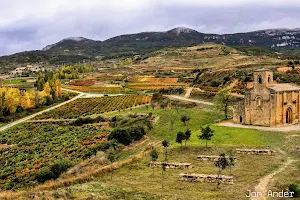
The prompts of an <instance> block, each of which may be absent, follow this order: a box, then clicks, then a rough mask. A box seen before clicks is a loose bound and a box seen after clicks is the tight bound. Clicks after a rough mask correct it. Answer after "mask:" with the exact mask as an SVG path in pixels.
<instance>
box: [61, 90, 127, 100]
mask: <svg viewBox="0 0 300 200" xmlns="http://www.w3.org/2000/svg"><path fill="white" fill-rule="evenodd" d="M63 90H65V91H68V92H74V93H78V94H81V95H82V96H81V97H80V98H95V97H103V96H104V94H97V93H89V92H80V91H77V90H70V89H67V88H63ZM107 95H108V96H119V95H124V94H121V93H117V94H107Z"/></svg>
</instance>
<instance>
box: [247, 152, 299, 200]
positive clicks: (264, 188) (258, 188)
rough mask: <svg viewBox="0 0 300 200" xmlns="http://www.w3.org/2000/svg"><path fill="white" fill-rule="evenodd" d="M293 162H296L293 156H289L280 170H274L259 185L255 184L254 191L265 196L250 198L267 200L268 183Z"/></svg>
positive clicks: (252, 199)
mask: <svg viewBox="0 0 300 200" xmlns="http://www.w3.org/2000/svg"><path fill="white" fill-rule="evenodd" d="M292 162H294V160H292V159H291V158H288V160H287V161H286V162H285V163H284V164H283V166H281V167H280V168H279V169H278V170H276V171H275V172H273V173H271V174H269V175H267V176H265V177H263V178H262V179H260V181H259V183H258V185H256V186H255V189H254V191H255V192H262V193H263V197H252V198H250V199H251V200H266V199H267V194H268V185H269V183H270V182H271V181H272V179H273V177H274V176H275V175H276V174H278V173H280V172H282V171H283V170H284V169H285V168H286V167H287V166H289V165H290V164H291V163H292Z"/></svg>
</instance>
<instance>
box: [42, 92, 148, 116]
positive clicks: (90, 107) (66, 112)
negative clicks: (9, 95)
mask: <svg viewBox="0 0 300 200" xmlns="http://www.w3.org/2000/svg"><path fill="white" fill-rule="evenodd" d="M150 102H151V97H150V96H146V95H120V96H113V97H101V98H83V99H77V100H75V101H73V102H70V103H68V104H66V105H64V106H61V107H59V108H57V109H55V110H52V111H50V112H47V113H44V114H43V115H40V116H38V117H37V118H36V119H74V118H78V117H83V116H87V115H94V114H98V115H99V114H103V113H106V112H110V111H120V110H123V109H127V108H131V107H134V106H139V105H143V104H148V103H150Z"/></svg>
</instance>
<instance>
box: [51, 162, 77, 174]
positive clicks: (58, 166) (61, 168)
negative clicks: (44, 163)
mask: <svg viewBox="0 0 300 200" xmlns="http://www.w3.org/2000/svg"><path fill="white" fill-rule="evenodd" d="M70 167H72V162H71V161H70V160H66V159H63V160H58V161H56V162H55V163H53V164H52V165H51V166H50V170H51V171H52V172H53V174H54V178H58V177H59V175H60V174H61V173H63V172H65V171H67V170H68V168H70Z"/></svg>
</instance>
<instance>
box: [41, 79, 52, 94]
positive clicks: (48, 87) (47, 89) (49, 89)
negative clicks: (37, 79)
mask: <svg viewBox="0 0 300 200" xmlns="http://www.w3.org/2000/svg"><path fill="white" fill-rule="evenodd" d="M43 91H44V92H45V94H46V96H48V97H51V87H50V84H49V82H47V83H45V85H44V90H43Z"/></svg>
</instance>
